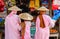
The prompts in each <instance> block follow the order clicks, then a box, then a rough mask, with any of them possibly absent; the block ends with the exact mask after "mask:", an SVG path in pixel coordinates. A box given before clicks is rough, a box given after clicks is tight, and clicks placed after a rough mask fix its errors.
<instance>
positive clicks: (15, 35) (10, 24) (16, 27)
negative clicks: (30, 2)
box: [5, 6, 22, 39]
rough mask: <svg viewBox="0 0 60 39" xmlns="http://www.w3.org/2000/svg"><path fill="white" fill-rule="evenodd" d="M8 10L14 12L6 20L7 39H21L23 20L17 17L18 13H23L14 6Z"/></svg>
mask: <svg viewBox="0 0 60 39" xmlns="http://www.w3.org/2000/svg"><path fill="white" fill-rule="evenodd" d="M8 10H12V11H11V13H10V14H9V15H8V16H7V17H6V18H5V39H21V38H20V32H19V31H20V30H21V26H20V23H21V20H20V19H19V17H18V15H17V11H22V10H21V9H19V8H18V7H17V6H13V7H11V8H9V9H8Z"/></svg>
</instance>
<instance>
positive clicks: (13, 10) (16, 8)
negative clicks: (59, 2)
mask: <svg viewBox="0 0 60 39" xmlns="http://www.w3.org/2000/svg"><path fill="white" fill-rule="evenodd" d="M8 10H11V13H10V14H9V15H8V16H12V15H13V14H16V13H17V11H22V9H20V8H18V7H17V6H13V7H11V8H9V9H8Z"/></svg>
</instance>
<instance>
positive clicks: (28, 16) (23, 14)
mask: <svg viewBox="0 0 60 39" xmlns="http://www.w3.org/2000/svg"><path fill="white" fill-rule="evenodd" d="M19 17H20V18H21V19H23V20H32V19H33V16H31V15H30V14H28V13H22V14H20V15H19Z"/></svg>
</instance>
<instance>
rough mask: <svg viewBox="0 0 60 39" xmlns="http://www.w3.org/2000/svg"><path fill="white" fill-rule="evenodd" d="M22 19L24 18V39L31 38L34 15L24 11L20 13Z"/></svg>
mask: <svg viewBox="0 0 60 39" xmlns="http://www.w3.org/2000/svg"><path fill="white" fill-rule="evenodd" d="M19 17H20V18H21V19H23V20H24V22H23V24H22V25H21V26H22V39H31V35H30V27H31V20H32V19H33V16H31V15H30V14H28V13H22V14H20V15H19Z"/></svg>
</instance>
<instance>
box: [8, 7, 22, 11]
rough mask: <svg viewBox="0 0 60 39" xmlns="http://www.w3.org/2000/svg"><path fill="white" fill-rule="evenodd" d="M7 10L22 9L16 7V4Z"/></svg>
mask: <svg viewBox="0 0 60 39" xmlns="http://www.w3.org/2000/svg"><path fill="white" fill-rule="evenodd" d="M8 10H14V11H22V9H20V8H18V7H17V6H13V7H10V8H9V9H8Z"/></svg>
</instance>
